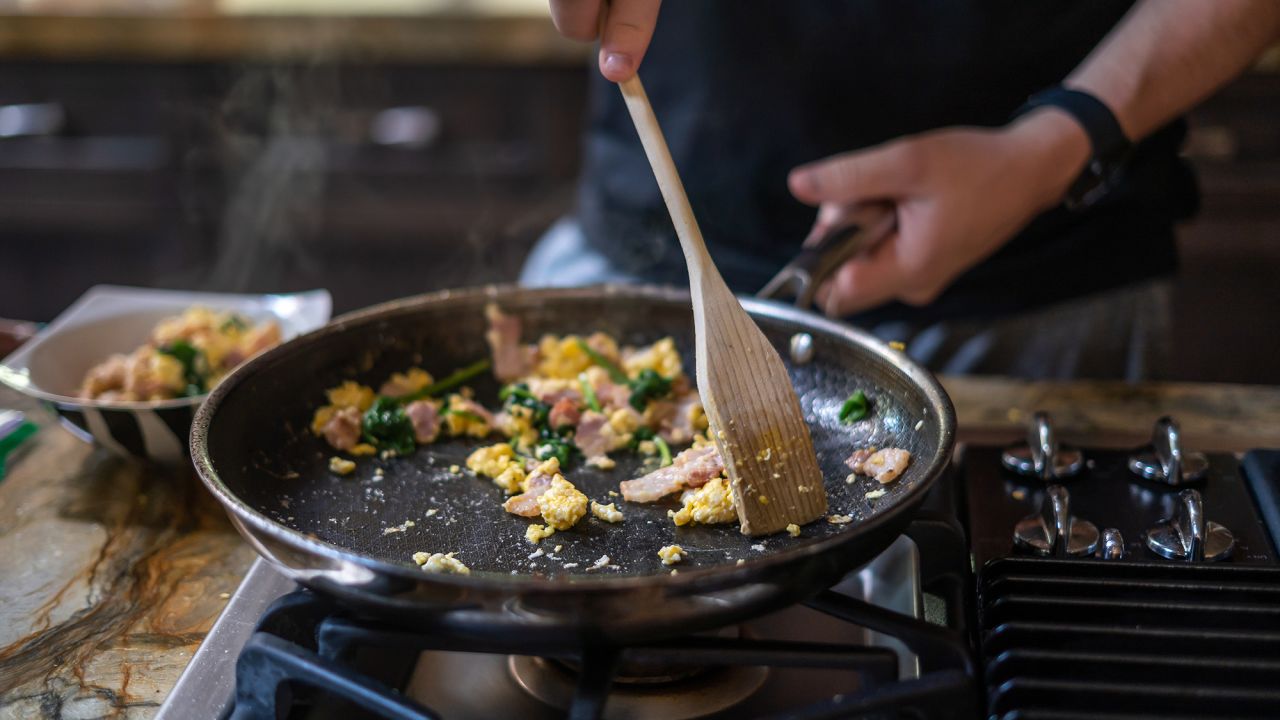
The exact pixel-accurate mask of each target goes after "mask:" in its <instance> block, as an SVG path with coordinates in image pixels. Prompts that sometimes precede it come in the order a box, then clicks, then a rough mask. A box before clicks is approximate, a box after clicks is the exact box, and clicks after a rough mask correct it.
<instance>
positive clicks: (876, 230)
mask: <svg viewBox="0 0 1280 720" xmlns="http://www.w3.org/2000/svg"><path fill="white" fill-rule="evenodd" d="M897 228H898V216H897V214H896V213H895V212H894V211H893V207H892V206H891V205H885V204H883V203H877V204H873V205H864V206H862V207H860V208H858V209H857V210H855V211H853V212H852V213H850V214H849V216H848V217H846V218H845V219H844V221H843V222H841V223H840V224H838V225H836V226H835V227H833V228H832V229H830V230H828V231H827V232H826V233H825V234H824V235H822V236H821V237H820V238H818V240H817V241H816V242H814V243H812V244H809V245H807V246H806V247H805V248H804V249H803V250H801V251H800V254H799V255H797V256H796V258H795V259H794V260H792V261H791V262H789V263H787V265H786V267H784V268H782V270H780V271H779V272H778V274H777V275H775V276H774V277H773V279H772V280H770V281H769V283H768V284H767V285H765V286H764V288H763V289H761V290H760V292H758V293H756V297H758V298H763V299H766V300H776V299H779V298H780V297H782V296H783V294H784V293H785V292H787V291H790V292H792V293H793V294H794V297H795V304H796V307H800V308H805V309H808V308H810V307H812V305H813V296H814V294H815V293H816V292H817V291H818V287H819V286H820V285H822V283H823V281H824V280H826V279H827V278H828V277H830V276H831V274H832V273H834V272H835V271H836V270H837V269H838V268H839V267H840V266H841V265H843V264H844V263H845V262H846V261H847V260H849V259H850V258H852V257H854V256H855V255H858V254H860V253H864V252H867V251H868V250H870V249H871V248H873V247H875V246H876V245H877V244H879V243H880V242H881V241H883V240H884V239H885V238H887V237H888V236H889V235H892V234H893V232H894V231H895V230H896V229H897Z"/></svg>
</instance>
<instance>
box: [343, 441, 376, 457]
mask: <svg viewBox="0 0 1280 720" xmlns="http://www.w3.org/2000/svg"><path fill="white" fill-rule="evenodd" d="M347 452H349V453H351V454H352V455H354V456H356V457H362V456H364V455H373V454H374V453H376V452H378V448H376V447H374V446H372V445H370V444H369V443H360V444H359V445H356V446H355V447H353V448H351V449H350V450H348V451H347Z"/></svg>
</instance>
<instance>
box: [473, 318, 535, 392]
mask: <svg viewBox="0 0 1280 720" xmlns="http://www.w3.org/2000/svg"><path fill="white" fill-rule="evenodd" d="M484 316H485V319H486V320H488V321H489V329H488V330H487V331H485V334H484V339H485V341H486V342H488V343H489V350H490V352H491V353H492V354H493V374H494V376H495V377H497V378H498V379H499V380H502V381H503V382H510V381H512V380H515V379H516V378H519V377H523V376H525V375H528V374H529V370H530V368H532V367H533V348H530V347H526V346H524V345H521V344H520V318H517V317H514V316H512V315H507V314H506V313H504V312H502V310H500V309H499V308H498V306H497V305H488V306H486V307H485V309H484Z"/></svg>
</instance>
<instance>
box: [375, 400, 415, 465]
mask: <svg viewBox="0 0 1280 720" xmlns="http://www.w3.org/2000/svg"><path fill="white" fill-rule="evenodd" d="M362 427H363V434H364V439H365V440H366V441H367V442H369V443H372V444H373V446H374V447H376V448H378V449H379V450H392V451H394V452H395V453H396V454H397V455H408V454H409V453H411V452H413V449H414V447H416V445H415V444H414V441H413V421H411V420H410V419H409V416H408V415H407V414H405V411H404V408H403V407H401V406H400V403H399V402H397V401H396V399H395V398H389V397H380V398H378V399H377V400H375V401H374V402H373V406H372V407H370V408H369V409H368V410H367V411H365V414H364V422H363V424H362Z"/></svg>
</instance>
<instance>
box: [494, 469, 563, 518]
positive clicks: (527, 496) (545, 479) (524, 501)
mask: <svg viewBox="0 0 1280 720" xmlns="http://www.w3.org/2000/svg"><path fill="white" fill-rule="evenodd" d="M552 477H553V476H552V475H548V474H547V473H544V472H539V471H538V470H534V471H533V473H532V474H531V475H529V477H527V478H525V485H524V487H525V491H524V492H522V493H520V494H519V495H513V496H511V497H509V498H507V501H506V502H504V503H503V504H502V509H503V510H506V511H507V512H509V513H511V514H512V515H519V516H520V517H537V516H538V515H541V514H542V510H540V509H539V508H538V498H539V497H541V496H542V494H543V493H545V492H546V491H548V490H550V489H551V478H552Z"/></svg>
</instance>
